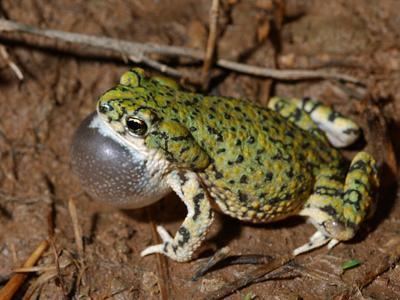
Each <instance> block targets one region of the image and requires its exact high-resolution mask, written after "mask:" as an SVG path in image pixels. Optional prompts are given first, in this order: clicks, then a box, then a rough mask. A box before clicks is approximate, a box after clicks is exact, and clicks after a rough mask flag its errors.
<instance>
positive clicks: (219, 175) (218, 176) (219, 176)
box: [215, 170, 224, 179]
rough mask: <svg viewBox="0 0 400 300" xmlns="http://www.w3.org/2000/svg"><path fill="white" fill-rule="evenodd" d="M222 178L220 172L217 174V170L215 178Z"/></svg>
mask: <svg viewBox="0 0 400 300" xmlns="http://www.w3.org/2000/svg"><path fill="white" fill-rule="evenodd" d="M222 177H224V175H223V174H222V173H221V172H218V171H217V170H215V178H216V179H221V178H222Z"/></svg>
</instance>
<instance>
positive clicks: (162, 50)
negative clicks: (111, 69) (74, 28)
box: [0, 18, 365, 85]
mask: <svg viewBox="0 0 400 300" xmlns="http://www.w3.org/2000/svg"><path fill="white" fill-rule="evenodd" d="M0 31H15V32H24V33H30V34H34V35H39V36H45V37H48V38H51V39H58V40H62V41H65V42H71V43H75V44H80V45H88V46H91V47H95V48H101V49H107V50H112V51H114V52H116V53H118V54H120V55H125V56H128V57H129V56H134V57H137V56H140V55H144V54H150V53H156V54H163V55H168V56H175V57H188V58H192V59H194V60H197V61H202V60H203V58H204V53H203V52H202V51H199V50H195V49H190V48H185V47H177V46H166V45H159V44H153V43H137V42H130V41H125V40H119V39H113V38H107V37H96V36H91V35H85V34H78V33H71V32H65V31H59V30H49V29H43V30H42V29H39V28H36V27H33V26H29V25H26V24H22V23H17V22H13V21H8V20H5V19H1V18H0ZM215 64H216V65H217V66H219V67H221V68H225V69H228V70H232V71H236V72H239V73H244V74H249V75H256V76H261V77H268V78H275V79H280V80H305V79H319V78H323V79H335V80H342V81H347V82H351V83H354V84H359V85H365V84H364V83H363V82H362V81H360V80H359V79H357V78H355V77H352V76H349V75H345V74H341V73H334V72H326V71H322V70H276V69H270V68H263V67H257V66H251V65H247V64H242V63H238V62H233V61H229V60H225V59H218V60H217V61H216V62H215Z"/></svg>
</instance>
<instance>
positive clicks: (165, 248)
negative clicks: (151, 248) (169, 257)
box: [163, 242, 169, 253]
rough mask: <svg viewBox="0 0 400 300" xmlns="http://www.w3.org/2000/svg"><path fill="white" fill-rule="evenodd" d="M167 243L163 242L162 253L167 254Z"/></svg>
mask: <svg viewBox="0 0 400 300" xmlns="http://www.w3.org/2000/svg"><path fill="white" fill-rule="evenodd" d="M168 245H169V242H165V244H164V248H163V252H164V253H167V248H168Z"/></svg>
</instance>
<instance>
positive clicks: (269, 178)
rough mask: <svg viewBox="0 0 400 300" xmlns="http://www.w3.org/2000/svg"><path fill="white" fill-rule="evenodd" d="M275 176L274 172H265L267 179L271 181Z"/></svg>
mask: <svg viewBox="0 0 400 300" xmlns="http://www.w3.org/2000/svg"><path fill="white" fill-rule="evenodd" d="M273 177H274V174H272V172H267V173H266V174H265V180H266V181H271V180H272V178H273Z"/></svg>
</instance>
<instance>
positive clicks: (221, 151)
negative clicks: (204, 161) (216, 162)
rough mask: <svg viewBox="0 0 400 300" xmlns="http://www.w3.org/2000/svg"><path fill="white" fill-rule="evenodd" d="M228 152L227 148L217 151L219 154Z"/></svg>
mask: <svg viewBox="0 0 400 300" xmlns="http://www.w3.org/2000/svg"><path fill="white" fill-rule="evenodd" d="M225 151H226V149H225V148H221V149H218V150H217V154H220V153H224V152H225Z"/></svg>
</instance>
